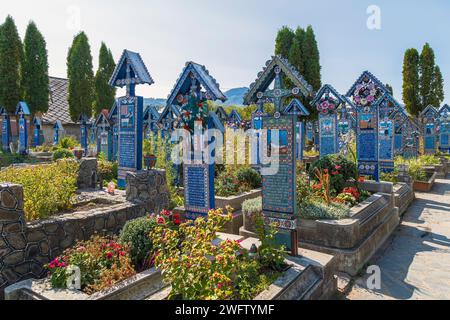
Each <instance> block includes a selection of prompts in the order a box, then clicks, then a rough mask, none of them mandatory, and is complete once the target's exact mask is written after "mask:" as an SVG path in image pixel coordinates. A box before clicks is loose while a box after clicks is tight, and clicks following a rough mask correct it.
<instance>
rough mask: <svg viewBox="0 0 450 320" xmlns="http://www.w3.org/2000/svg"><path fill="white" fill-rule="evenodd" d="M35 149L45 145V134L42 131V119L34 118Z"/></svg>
mask: <svg viewBox="0 0 450 320" xmlns="http://www.w3.org/2000/svg"><path fill="white" fill-rule="evenodd" d="M33 126H34V131H33V147H38V146H40V145H42V144H43V143H44V133H43V131H42V119H41V118H39V117H34V118H33Z"/></svg>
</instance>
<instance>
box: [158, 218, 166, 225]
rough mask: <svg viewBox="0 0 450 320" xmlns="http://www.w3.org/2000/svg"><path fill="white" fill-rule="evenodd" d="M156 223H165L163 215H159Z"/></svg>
mask: <svg viewBox="0 0 450 320" xmlns="http://www.w3.org/2000/svg"><path fill="white" fill-rule="evenodd" d="M157 223H158V224H166V220H164V218H163V217H159V218H158V221H157Z"/></svg>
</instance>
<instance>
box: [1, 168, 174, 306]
mask: <svg viewBox="0 0 450 320" xmlns="http://www.w3.org/2000/svg"><path fill="white" fill-rule="evenodd" d="M127 185H128V186H130V189H131V188H132V187H133V188H134V187H135V188H136V189H137V190H139V192H138V194H136V195H133V194H130V193H129V190H128V191H127V192H128V193H127V194H126V200H125V197H124V196H122V197H120V196H118V197H112V196H108V195H107V194H106V193H104V192H102V193H103V194H104V195H103V196H101V195H99V196H98V198H105V199H106V200H108V201H112V202H113V203H112V204H111V206H108V207H102V208H100V209H96V208H93V209H91V210H88V211H78V212H73V213H68V214H65V215H61V216H53V217H51V218H49V219H48V220H42V221H37V222H31V223H26V222H25V218H24V212H23V201H24V199H23V188H22V186H19V185H13V184H0V299H1V297H2V295H3V289H4V288H5V287H6V286H8V285H11V284H14V283H16V282H19V281H22V280H26V279H30V278H37V279H39V278H42V277H44V276H45V275H46V271H45V270H44V265H45V264H47V263H49V262H50V261H51V260H53V259H54V258H56V257H57V256H59V255H60V254H62V252H63V251H64V250H65V249H67V248H69V247H72V246H73V245H75V243H76V241H77V240H89V239H90V238H91V237H92V236H93V235H94V234H103V235H117V234H118V233H119V232H120V230H121V229H122V228H123V226H124V225H125V223H126V222H127V221H129V220H133V219H136V218H139V217H142V216H144V215H145V214H147V213H149V212H159V211H160V210H162V209H167V208H168V206H169V191H168V188H167V184H166V178H165V172H164V171H158V170H152V171H142V172H138V173H132V174H131V173H130V174H128V175H127ZM97 193H98V191H97ZM119 194H120V192H119ZM117 202H119V203H117Z"/></svg>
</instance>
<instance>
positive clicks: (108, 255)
mask: <svg viewBox="0 0 450 320" xmlns="http://www.w3.org/2000/svg"><path fill="white" fill-rule="evenodd" d="M112 257H113V254H112V253H111V252H108V253H107V254H106V258H107V259H109V260H111V259H112Z"/></svg>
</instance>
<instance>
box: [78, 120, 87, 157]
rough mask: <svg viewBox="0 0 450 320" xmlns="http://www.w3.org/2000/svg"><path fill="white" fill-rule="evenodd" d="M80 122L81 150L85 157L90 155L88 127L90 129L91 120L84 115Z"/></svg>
mask: <svg viewBox="0 0 450 320" xmlns="http://www.w3.org/2000/svg"><path fill="white" fill-rule="evenodd" d="M78 122H79V123H80V132H81V134H80V144H81V149H83V154H84V156H87V155H88V148H89V134H88V127H89V118H88V117H87V116H86V115H84V114H82V115H80V117H79V118H78Z"/></svg>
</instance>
